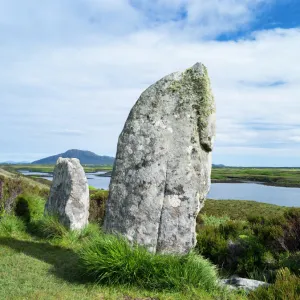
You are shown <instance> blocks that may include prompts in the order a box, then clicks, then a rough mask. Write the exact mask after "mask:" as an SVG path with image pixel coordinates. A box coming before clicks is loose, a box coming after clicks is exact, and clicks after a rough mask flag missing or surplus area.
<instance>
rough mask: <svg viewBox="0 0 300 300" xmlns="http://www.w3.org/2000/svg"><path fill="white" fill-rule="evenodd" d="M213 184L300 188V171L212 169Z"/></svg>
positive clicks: (281, 169)
mask: <svg viewBox="0 0 300 300" xmlns="http://www.w3.org/2000/svg"><path fill="white" fill-rule="evenodd" d="M211 179H212V181H213V182H241V181H254V182H263V183H265V184H268V185H274V186H290V187H300V169H299V168H298V169H293V168H290V169H288V168H286V169H284V168H213V170H212V176H211Z"/></svg>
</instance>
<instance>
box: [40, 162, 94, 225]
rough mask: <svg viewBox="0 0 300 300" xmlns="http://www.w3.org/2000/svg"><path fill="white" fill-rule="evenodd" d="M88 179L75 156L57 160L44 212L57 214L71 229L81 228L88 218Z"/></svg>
mask: <svg viewBox="0 0 300 300" xmlns="http://www.w3.org/2000/svg"><path fill="white" fill-rule="evenodd" d="M89 201H90V200H89V186H88V181H87V178H86V175H85V172H84V170H83V167H82V166H81V165H80V162H79V160H78V159H76V158H61V157H60V158H59V159H58V160H57V163H56V166H55V169H54V173H53V182H52V186H51V189H50V196H49V199H48V201H47V203H46V206H45V214H46V215H52V216H57V217H58V219H59V221H60V222H61V223H62V224H63V225H65V226H66V227H67V228H70V229H71V230H74V229H82V228H84V227H85V226H86V225H87V224H88V218H89V204H90V203H89Z"/></svg>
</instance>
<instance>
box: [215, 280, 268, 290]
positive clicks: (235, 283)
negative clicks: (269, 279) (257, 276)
mask: <svg viewBox="0 0 300 300" xmlns="http://www.w3.org/2000/svg"><path fill="white" fill-rule="evenodd" d="M220 283H221V285H223V286H227V287H229V288H230V289H232V290H236V289H243V290H245V291H248V292H249V291H254V290H256V289H257V288H259V287H260V286H269V284H268V283H266V282H264V281H258V280H253V279H247V278H241V277H232V278H229V279H222V280H221V281H220Z"/></svg>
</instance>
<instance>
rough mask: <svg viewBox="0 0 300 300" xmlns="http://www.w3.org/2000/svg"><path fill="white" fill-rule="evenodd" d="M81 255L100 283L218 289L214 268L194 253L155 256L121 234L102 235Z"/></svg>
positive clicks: (83, 265)
mask: <svg viewBox="0 0 300 300" xmlns="http://www.w3.org/2000/svg"><path fill="white" fill-rule="evenodd" d="M79 257H80V267H81V269H82V272H83V275H84V276H86V277H89V278H90V279H92V280H95V281H96V282H99V283H104V284H112V285H113V284H122V285H137V286H139V287H142V288H146V289H157V290H164V289H166V290H177V291H180V290H185V289H188V288H201V289H204V290H207V291H212V290H214V289H215V288H216V283H217V271H216V269H215V267H214V266H213V265H212V264H211V263H210V262H209V261H208V260H206V259H204V258H202V257H201V256H199V255H196V254H195V253H189V254H186V255H167V254H156V255H155V254H151V253H149V252H148V251H147V250H146V249H145V248H143V247H141V246H138V245H133V246H132V245H130V244H129V242H128V241H127V240H125V239H124V238H122V237H119V236H112V235H103V236H101V237H99V238H97V239H93V240H90V241H89V243H87V244H86V245H85V246H84V247H82V248H81V249H80V250H79Z"/></svg>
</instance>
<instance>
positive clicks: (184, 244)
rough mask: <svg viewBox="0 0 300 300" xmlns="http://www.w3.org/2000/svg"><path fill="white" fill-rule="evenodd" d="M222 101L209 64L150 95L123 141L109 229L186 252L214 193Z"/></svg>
mask: <svg viewBox="0 0 300 300" xmlns="http://www.w3.org/2000/svg"><path fill="white" fill-rule="evenodd" d="M214 136H215V103H214V98H213V95H212V92H211V87H210V81H209V77H208V74H207V70H206V68H205V66H204V65H202V64H201V63H197V64H195V65H194V66H193V67H192V68H189V69H187V70H185V71H184V72H178V73H173V74H170V75H168V76H166V77H164V78H163V79H161V80H159V81H158V82H156V83H155V84H153V85H152V86H150V87H149V88H148V89H147V90H146V91H144V92H143V93H142V95H141V96H140V98H139V99H138V101H137V102H136V104H135V105H134V107H133V108H132V110H131V112H130V114H129V116H128V119H127V121H126V123H125V126H124V129H123V131H122V133H121V135H120V137H119V142H118V149H117V155H116V160H115V165H114V169H113V173H112V178H111V183H110V194H109V199H108V203H107V207H106V216H105V221H104V229H105V230H106V231H107V232H115V233H119V234H122V235H124V236H126V237H127V238H128V239H129V240H130V241H132V242H137V243H138V244H140V245H144V246H146V247H147V248H148V249H149V251H151V252H163V253H186V252H188V251H189V250H190V249H191V248H193V247H194V245H195V243H196V235H195V226H196V217H197V215H198V213H199V211H200V209H201V208H202V206H203V202H204V199H205V197H206V195H207V193H208V191H209V188H210V174H211V151H212V148H213V141H214Z"/></svg>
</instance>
